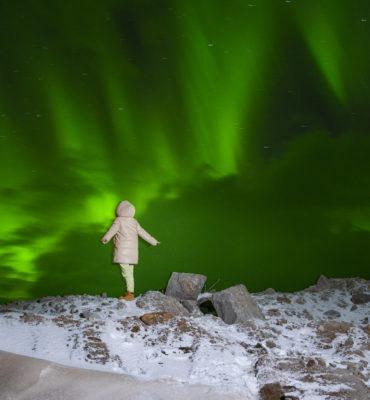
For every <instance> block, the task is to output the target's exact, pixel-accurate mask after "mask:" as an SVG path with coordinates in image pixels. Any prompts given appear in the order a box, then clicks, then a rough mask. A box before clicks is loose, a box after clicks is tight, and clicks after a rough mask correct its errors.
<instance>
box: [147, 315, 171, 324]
mask: <svg viewBox="0 0 370 400" xmlns="http://www.w3.org/2000/svg"><path fill="white" fill-rule="evenodd" d="M171 318H173V315H171V314H169V313H166V312H154V313H149V314H144V315H142V316H141V317H140V319H141V321H143V322H144V324H146V325H155V324H163V323H165V322H167V321H168V320H169V319H171Z"/></svg>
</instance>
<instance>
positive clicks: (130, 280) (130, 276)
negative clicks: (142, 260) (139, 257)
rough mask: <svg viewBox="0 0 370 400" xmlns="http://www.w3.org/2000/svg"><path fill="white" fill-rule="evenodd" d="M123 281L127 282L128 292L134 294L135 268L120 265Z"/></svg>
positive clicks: (128, 265)
mask: <svg viewBox="0 0 370 400" xmlns="http://www.w3.org/2000/svg"><path fill="white" fill-rule="evenodd" d="M120 267H121V273H122V277H123V279H125V281H126V287H127V291H128V292H131V293H134V266H133V265H130V264H120Z"/></svg>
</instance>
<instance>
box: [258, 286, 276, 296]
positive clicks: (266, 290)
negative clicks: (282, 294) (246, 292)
mask: <svg viewBox="0 0 370 400" xmlns="http://www.w3.org/2000/svg"><path fill="white" fill-rule="evenodd" d="M275 293H276V290H275V289H273V288H270V287H269V288H267V289H265V290H263V291H262V292H260V293H258V294H275Z"/></svg>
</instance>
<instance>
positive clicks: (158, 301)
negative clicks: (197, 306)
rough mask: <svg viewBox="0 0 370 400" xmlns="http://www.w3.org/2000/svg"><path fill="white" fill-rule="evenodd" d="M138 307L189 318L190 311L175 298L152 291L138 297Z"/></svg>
mask: <svg viewBox="0 0 370 400" xmlns="http://www.w3.org/2000/svg"><path fill="white" fill-rule="evenodd" d="M136 305H137V306H138V307H140V308H144V309H146V310H151V311H159V312H167V313H169V314H172V315H174V316H178V315H181V316H187V315H189V311H188V310H187V309H186V308H185V307H184V306H183V305H182V304H181V303H180V302H179V301H178V300H177V299H175V298H173V297H170V296H166V295H164V294H163V293H161V292H157V291H154V290H150V291H148V292H146V293H145V294H143V295H141V296H140V297H138V299H137V300H136Z"/></svg>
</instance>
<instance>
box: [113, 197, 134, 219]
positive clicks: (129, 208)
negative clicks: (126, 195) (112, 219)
mask: <svg viewBox="0 0 370 400" xmlns="http://www.w3.org/2000/svg"><path fill="white" fill-rule="evenodd" d="M116 215H117V217H133V216H134V215H135V207H134V206H133V205H132V204H131V203H130V202H129V201H121V202H120V203H119V204H118V206H117V208H116Z"/></svg>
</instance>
